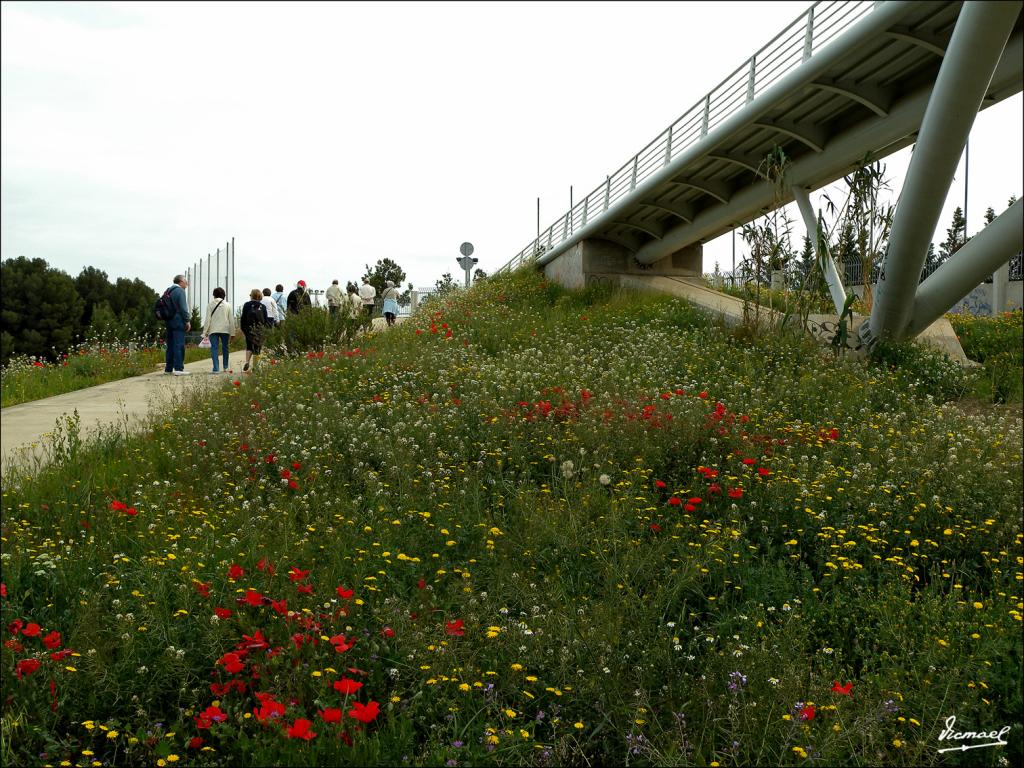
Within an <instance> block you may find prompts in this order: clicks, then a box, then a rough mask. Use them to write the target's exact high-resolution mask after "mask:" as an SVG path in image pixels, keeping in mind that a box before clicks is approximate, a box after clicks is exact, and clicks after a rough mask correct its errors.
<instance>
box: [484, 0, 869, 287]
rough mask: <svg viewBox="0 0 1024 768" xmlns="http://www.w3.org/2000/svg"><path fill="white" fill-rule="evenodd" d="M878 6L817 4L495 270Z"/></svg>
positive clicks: (853, 0)
mask: <svg viewBox="0 0 1024 768" xmlns="http://www.w3.org/2000/svg"><path fill="white" fill-rule="evenodd" d="M878 5H879V3H878V2H875V1H874V0H821V1H820V2H816V3H814V4H813V5H812V6H811V7H810V8H808V9H807V10H806V11H804V12H803V13H802V14H800V15H799V16H798V17H797V18H796V19H795V20H794V21H792V22H791V23H790V24H789V25H788V26H787V27H786V28H785V29H783V30H782V31H781V32H780V33H779V34H777V35H776V36H775V37H774V38H772V40H770V41H769V42H768V43H767V44H766V45H765V46H764V47H763V48H761V49H760V50H759V51H758V52H757V53H755V54H754V55H753V56H751V57H750V58H749V59H747V60H746V61H745V62H744V63H743V64H741V65H740V66H739V67H738V68H737V69H736V70H735V71H733V72H732V74H730V75H729V76H728V77H726V78H725V79H724V80H723V81H722V82H721V83H719V84H718V86H716V87H715V88H714V89H712V90H711V92H710V93H708V94H706V95H705V96H704V97H703V98H702V99H700V100H699V101H698V102H697V103H696V104H694V105H693V106H692V107H691V108H690V109H689V110H687V111H686V112H684V113H683V115H682V116H681V117H680V118H679V119H678V120H676V121H675V122H673V123H672V124H671V125H669V126H668V128H666V129H665V130H664V131H662V132H661V133H660V134H658V136H657V137H656V138H655V139H654V140H653V141H651V142H650V143H649V144H648V145H647V146H646V147H644V148H643V149H641V150H640V151H639V152H637V153H636V154H635V155H634V156H633V157H632V158H630V160H629V161H627V162H626V163H625V164H624V165H623V166H622V167H620V168H619V169H618V170H616V171H615V172H614V173H612V174H611V175H609V176H607V177H606V180H605V182H604V184H601V185H600V186H599V187H597V188H596V189H594V190H593V191H592V192H591V193H590V194H589V195H587V196H586V197H584V198H583V200H581V201H580V202H579V203H577V204H576V205H574V206H573V207H572V208H571V209H570V210H568V211H566V212H565V213H564V214H563V215H562V216H559V217H558V218H557V219H556V220H555V221H554V222H553V223H552V224H551V226H549V227H548V228H547V229H545V230H543V231H542V232H541V233H540V235H539V236H538V237H536V238H534V239H533V240H531V241H530V242H529V244H528V245H527V246H526V247H525V248H523V249H522V250H521V251H520V252H519V253H517V254H516V255H515V256H514V257H513V258H512V259H511V260H510V261H509V262H508V263H507V264H505V265H504V266H502V267H501V268H500V269H498V270H496V274H500V273H502V272H505V271H508V270H512V269H517V268H518V267H520V266H522V265H523V264H527V263H532V262H533V261H535V260H536V259H537V257H538V256H540V255H541V254H542V253H544V252H545V251H547V250H550V249H551V248H553V247H555V246H557V245H559V244H561V243H563V242H565V241H566V240H568V239H569V238H570V237H572V235H573V234H574V233H575V232H576V231H578V230H579V229H581V228H582V227H584V226H586V225H587V224H588V223H590V222H591V221H593V220H595V219H597V218H599V217H600V216H602V215H603V214H604V213H605V212H606V211H607V210H608V209H609V208H610V207H611V206H612V204H613V203H615V202H617V201H618V200H620V199H622V198H623V197H625V196H627V195H629V194H630V193H631V192H633V190H635V189H636V188H637V185H638V184H640V183H641V182H642V181H644V180H645V179H647V178H648V177H650V176H651V175H652V174H654V173H656V172H657V171H659V170H660V169H661V168H663V167H664V166H666V165H668V164H669V163H670V162H672V159H673V158H674V157H676V156H677V155H679V154H680V153H681V152H683V151H684V150H686V149H688V148H689V147H691V146H692V145H693V144H695V143H697V142H698V141H700V140H701V139H703V138H704V137H705V136H707V134H708V133H709V132H710V131H712V130H714V129H715V128H717V127H718V126H719V125H721V124H722V123H723V122H725V121H726V120H727V119H728V118H730V117H732V115H734V114H735V113H736V112H738V111H739V110H741V109H743V108H744V107H745V106H746V105H747V104H749V103H750V102H752V101H753V100H754V99H756V98H757V97H758V96H759V95H761V94H762V93H763V92H764V91H765V90H767V89H768V88H770V87H771V86H772V85H774V84H775V83H776V82H778V81H779V80H780V79H781V78H782V77H784V76H786V75H787V74H789V73H790V72H792V71H793V70H795V69H797V68H798V67H800V66H801V65H802V64H803V63H804V62H805V61H807V60H808V59H810V58H811V57H812V56H813V55H814V54H815V53H818V52H819V51H821V50H822V49H823V48H824V47H825V46H827V45H828V44H829V43H831V42H832V41H833V40H834V39H835V38H836V37H838V36H839V35H840V34H841V33H843V32H844V31H846V30H847V29H848V28H849V27H851V26H853V25H854V24H855V23H857V22H858V21H860V20H861V19H863V18H864V17H865V16H867V15H868V14H870V13H871V12H872V10H874V8H875V7H876V6H878Z"/></svg>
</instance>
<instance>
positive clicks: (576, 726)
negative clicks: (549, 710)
mask: <svg viewBox="0 0 1024 768" xmlns="http://www.w3.org/2000/svg"><path fill="white" fill-rule="evenodd" d="M572 727H573V728H575V729H576V730H577V731H578V730H581V729H582V728H583V723H581V722H579V721H578V720H577V721H576V722H575V723H573V724H572Z"/></svg>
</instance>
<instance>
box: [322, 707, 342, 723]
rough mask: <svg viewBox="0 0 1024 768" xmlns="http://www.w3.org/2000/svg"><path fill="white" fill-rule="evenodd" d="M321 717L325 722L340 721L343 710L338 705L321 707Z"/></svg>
mask: <svg viewBox="0 0 1024 768" xmlns="http://www.w3.org/2000/svg"><path fill="white" fill-rule="evenodd" d="M320 719H321V720H323V721H324V722H325V723H340V722H341V710H340V709H339V708H338V707H327V709H321V710H320Z"/></svg>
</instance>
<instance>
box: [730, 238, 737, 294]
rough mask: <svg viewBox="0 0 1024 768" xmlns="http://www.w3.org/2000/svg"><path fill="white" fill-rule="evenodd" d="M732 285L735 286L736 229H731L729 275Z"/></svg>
mask: <svg viewBox="0 0 1024 768" xmlns="http://www.w3.org/2000/svg"><path fill="white" fill-rule="evenodd" d="M729 279H730V280H731V282H732V284H733V287H735V286H736V229H735V228H733V230H732V274H731V275H730V276H729Z"/></svg>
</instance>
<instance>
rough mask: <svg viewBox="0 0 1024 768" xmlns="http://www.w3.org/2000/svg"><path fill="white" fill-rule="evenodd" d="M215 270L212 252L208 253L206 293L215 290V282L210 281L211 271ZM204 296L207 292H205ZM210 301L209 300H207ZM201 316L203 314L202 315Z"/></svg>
mask: <svg viewBox="0 0 1024 768" xmlns="http://www.w3.org/2000/svg"><path fill="white" fill-rule="evenodd" d="M212 272H213V261H212V260H211V259H210V254H206V293H209V292H210V291H212V290H213V284H212V283H211V282H210V277H211V276H212V275H211V273H212ZM203 295H204V297H205V295H206V294H203ZM207 303H209V302H207ZM200 316H201V315H200Z"/></svg>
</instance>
